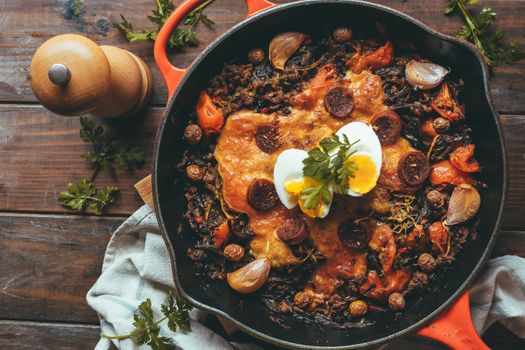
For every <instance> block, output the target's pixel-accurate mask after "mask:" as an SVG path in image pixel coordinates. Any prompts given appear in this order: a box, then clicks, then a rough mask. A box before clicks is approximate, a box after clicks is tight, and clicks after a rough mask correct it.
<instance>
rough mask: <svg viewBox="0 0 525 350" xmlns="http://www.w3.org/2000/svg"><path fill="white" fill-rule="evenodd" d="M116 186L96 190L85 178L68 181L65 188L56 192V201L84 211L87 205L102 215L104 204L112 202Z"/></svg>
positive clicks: (116, 189)
mask: <svg viewBox="0 0 525 350" xmlns="http://www.w3.org/2000/svg"><path fill="white" fill-rule="evenodd" d="M117 191H118V188H117V187H114V186H108V187H106V188H104V189H102V190H97V189H96V188H95V186H93V184H92V183H91V182H89V181H87V180H85V179H82V180H80V181H79V182H78V183H69V184H68V185H67V190H66V191H63V192H60V193H59V194H58V201H59V202H60V204H61V205H63V206H64V207H68V208H71V209H73V210H76V211H84V210H85V209H86V207H89V208H90V209H91V210H92V211H93V213H95V215H102V211H103V210H104V208H105V207H106V206H108V205H109V204H111V203H113V200H114V194H115V193H116V192H117Z"/></svg>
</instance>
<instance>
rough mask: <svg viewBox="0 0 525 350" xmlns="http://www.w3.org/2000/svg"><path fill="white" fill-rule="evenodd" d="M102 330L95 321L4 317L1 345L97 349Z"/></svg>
mask: <svg viewBox="0 0 525 350" xmlns="http://www.w3.org/2000/svg"><path fill="white" fill-rule="evenodd" d="M99 334H100V327H99V326H92V325H75V324H57V323H36V322H16V321H0V349H10V350H27V349H31V350H50V349H53V350H86V349H93V348H94V347H95V345H96V344H97V342H98V339H99V338H98V336H99Z"/></svg>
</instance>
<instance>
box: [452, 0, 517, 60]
mask: <svg viewBox="0 0 525 350" xmlns="http://www.w3.org/2000/svg"><path fill="white" fill-rule="evenodd" d="M477 3H478V0H447V6H446V8H445V14H447V15H448V14H451V13H453V12H454V11H456V10H459V12H460V13H461V15H462V16H463V19H464V21H465V23H466V24H465V25H463V26H462V27H461V29H460V30H459V31H458V32H457V33H456V37H457V38H459V39H463V40H467V41H470V42H471V43H473V44H474V45H475V46H476V47H477V48H478V49H479V51H480V52H481V54H482V55H483V57H484V58H485V61H486V62H487V64H488V65H489V66H491V67H493V66H495V65H497V64H498V63H501V62H505V63H507V64H514V63H516V62H518V61H520V60H522V59H523V58H525V51H524V50H523V48H521V47H520V46H518V45H517V44H515V43H510V44H506V43H505V42H504V40H503V39H504V36H505V33H504V31H503V30H501V29H498V30H493V28H492V27H493V25H494V24H495V22H496V12H494V11H493V10H492V8H491V7H489V6H485V7H483V8H482V9H481V12H480V13H479V15H478V16H477V17H476V18H474V17H473V16H472V15H471V14H470V12H469V11H468V10H467V5H473V4H477Z"/></svg>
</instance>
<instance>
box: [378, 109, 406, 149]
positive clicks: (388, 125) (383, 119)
mask: <svg viewBox="0 0 525 350" xmlns="http://www.w3.org/2000/svg"><path fill="white" fill-rule="evenodd" d="M370 124H371V125H372V129H374V132H375V133H376V135H377V138H378V139H379V142H381V144H382V145H384V146H388V145H393V144H394V143H396V141H397V139H398V137H399V135H400V134H401V127H402V125H401V118H399V115H398V114H397V113H396V112H394V111H391V110H389V109H385V110H383V111H379V112H377V113H376V114H375V115H374V117H373V118H372V121H371V123H370Z"/></svg>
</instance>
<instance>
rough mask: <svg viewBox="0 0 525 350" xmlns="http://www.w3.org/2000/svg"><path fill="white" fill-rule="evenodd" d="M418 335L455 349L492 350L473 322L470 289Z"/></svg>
mask: <svg viewBox="0 0 525 350" xmlns="http://www.w3.org/2000/svg"><path fill="white" fill-rule="evenodd" d="M417 335H420V336H423V337H426V338H431V339H434V340H437V341H438V342H440V343H443V344H445V345H447V346H448V347H450V348H451V349H453V350H490V348H489V347H488V346H487V345H486V344H485V343H484V342H483V340H481V338H480V337H479V335H478V333H477V332H476V329H475V328H474V325H473V324H472V318H471V315H470V304H469V291H468V290H467V291H466V292H465V293H464V294H463V295H462V296H461V297H460V298H459V299H458V300H457V301H456V302H455V303H454V305H452V306H451V307H450V309H448V310H447V311H446V312H445V313H444V314H442V315H441V316H440V317H439V318H437V319H435V320H433V321H432V323H431V324H429V325H428V326H426V327H425V328H423V329H421V330H419V331H418V332H417Z"/></svg>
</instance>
